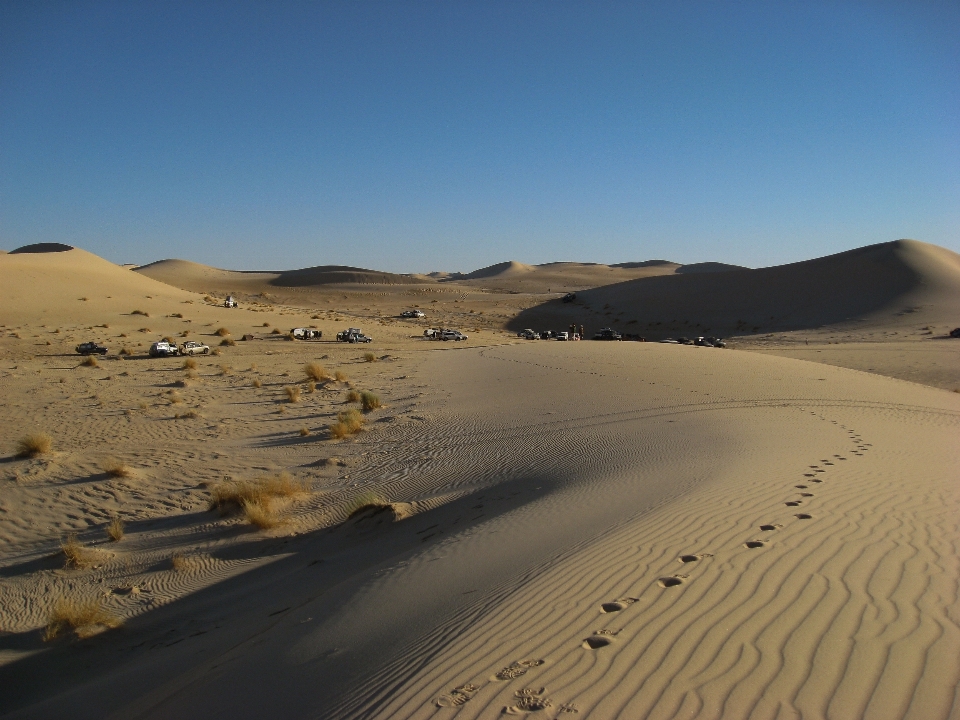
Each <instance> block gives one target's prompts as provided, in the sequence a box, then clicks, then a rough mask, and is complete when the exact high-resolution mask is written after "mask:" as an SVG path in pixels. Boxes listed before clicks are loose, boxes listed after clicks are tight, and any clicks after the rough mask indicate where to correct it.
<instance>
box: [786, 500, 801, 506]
mask: <svg viewBox="0 0 960 720" xmlns="http://www.w3.org/2000/svg"><path fill="white" fill-rule="evenodd" d="M799 504H800V501H799V500H791V501H790V502H785V503H784V505H786V506H787V507H797V505H799Z"/></svg>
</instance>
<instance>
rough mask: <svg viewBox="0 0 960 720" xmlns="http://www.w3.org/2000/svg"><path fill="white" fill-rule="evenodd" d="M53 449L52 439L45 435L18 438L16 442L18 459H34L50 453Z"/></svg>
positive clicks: (34, 434) (39, 433)
mask: <svg viewBox="0 0 960 720" xmlns="http://www.w3.org/2000/svg"><path fill="white" fill-rule="evenodd" d="M52 448H53V438H51V437H50V436H49V435H47V434H46V433H42V432H37V433H30V434H29V435H27V436H25V437H22V438H20V440H19V441H17V456H18V457H36V456H37V455H43V454H44V453H48V452H50V450H51V449H52Z"/></svg>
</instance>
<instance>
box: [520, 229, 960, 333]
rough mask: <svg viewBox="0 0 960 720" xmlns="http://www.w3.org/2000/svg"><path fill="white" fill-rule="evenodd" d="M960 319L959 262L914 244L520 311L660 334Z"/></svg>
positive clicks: (600, 291) (530, 321) (636, 284)
mask: <svg viewBox="0 0 960 720" xmlns="http://www.w3.org/2000/svg"><path fill="white" fill-rule="evenodd" d="M956 318H960V256H958V255H957V254H956V253H953V252H951V251H949V250H946V249H944V248H941V247H937V246H935V245H929V244H927V243H922V242H918V241H915V240H897V241H895V242H887V243H880V244H878V245H870V246H867V247H863V248H858V249H856V250H850V251H847V252H843V253H839V254H837V255H830V256H827V257H823V258H817V259H815V260H807V261H803V262H797V263H792V264H789V265H780V266H776V267H769V268H760V269H756V270H749V269H742V270H731V271H729V272H693V273H684V272H682V270H678V271H677V272H676V273H673V274H671V275H669V276H666V277H650V278H643V279H639V280H633V281H629V282H624V283H620V284H617V285H611V286H607V287H603V288H597V289H595V290H591V291H588V292H584V293H582V294H581V295H580V297H578V300H577V302H576V303H574V304H567V305H564V304H562V303H560V302H559V301H554V302H551V303H547V304H545V305H542V306H539V307H536V308H532V309H530V310H529V311H526V312H524V313H521V314H520V316H519V317H518V318H517V319H516V320H515V321H513V322H512V323H511V325H510V326H511V327H515V328H517V329H519V328H523V327H543V326H550V325H553V326H556V327H564V326H565V325H566V324H568V323H570V322H577V323H579V324H583V325H585V326H586V327H587V329H588V331H595V330H597V329H598V328H599V327H602V326H606V325H612V326H614V327H617V328H620V329H621V330H623V331H626V332H639V333H641V334H645V335H649V336H651V337H663V336H667V335H673V334H677V333H680V334H687V335H689V334H698V333H699V334H703V335H705V334H717V335H735V334H743V333H750V332H768V331H786V330H798V329H809V328H819V327H822V326H827V325H838V324H843V323H846V324H850V323H859V324H861V326H883V327H896V326H913V325H918V326H919V325H927V324H938V323H949V322H951V321H952V320H951V319H956Z"/></svg>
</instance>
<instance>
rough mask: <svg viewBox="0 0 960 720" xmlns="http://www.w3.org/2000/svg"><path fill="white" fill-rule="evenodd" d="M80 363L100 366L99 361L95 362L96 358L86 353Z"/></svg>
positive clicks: (86, 365)
mask: <svg viewBox="0 0 960 720" xmlns="http://www.w3.org/2000/svg"><path fill="white" fill-rule="evenodd" d="M80 364H81V365H83V366H85V367H100V363H98V362H97V359H96V358H95V357H94V356H93V355H87V357H86V358H84V360H83V362H82V363H80Z"/></svg>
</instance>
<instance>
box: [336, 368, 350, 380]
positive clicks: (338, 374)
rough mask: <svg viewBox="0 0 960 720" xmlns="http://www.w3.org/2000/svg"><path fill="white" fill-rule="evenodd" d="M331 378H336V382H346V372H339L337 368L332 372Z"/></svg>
mask: <svg viewBox="0 0 960 720" xmlns="http://www.w3.org/2000/svg"><path fill="white" fill-rule="evenodd" d="M333 379H334V380H336V381H337V382H346V381H347V380H349V378H348V377H347V376H346V374H345V373H343V372H341V371H340V370H337V371H336V372H335V373H334V374H333Z"/></svg>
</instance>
